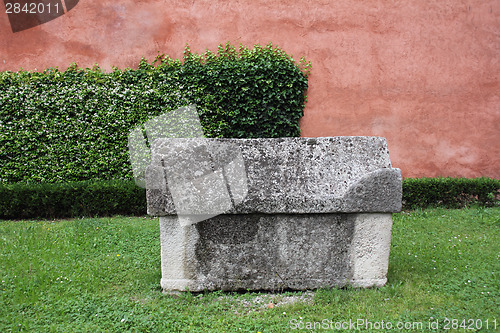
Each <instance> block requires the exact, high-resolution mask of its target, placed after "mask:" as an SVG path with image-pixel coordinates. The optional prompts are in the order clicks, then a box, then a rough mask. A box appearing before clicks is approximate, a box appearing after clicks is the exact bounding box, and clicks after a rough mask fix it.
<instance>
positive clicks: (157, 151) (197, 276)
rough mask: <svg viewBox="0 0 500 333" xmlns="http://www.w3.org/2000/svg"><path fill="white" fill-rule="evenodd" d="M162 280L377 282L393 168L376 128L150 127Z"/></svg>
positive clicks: (303, 285)
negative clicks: (195, 130)
mask: <svg viewBox="0 0 500 333" xmlns="http://www.w3.org/2000/svg"><path fill="white" fill-rule="evenodd" d="M146 188H147V200H148V214H150V215H154V216H159V217H160V232H161V270H162V279H161V286H162V288H163V290H164V291H166V292H168V291H183V290H186V289H189V290H190V291H201V290H214V289H220V290H249V289H250V290H279V289H297V290H304V289H314V288H321V287H338V286H344V285H352V286H356V287H372V286H382V285H384V284H385V283H386V281H387V279H386V274H387V268H388V262H389V250H390V242H391V230H392V213H394V212H399V211H400V210H401V196H402V178H401V171H400V170H399V169H395V168H392V167H391V162H390V159H389V152H388V149H387V143H386V140H385V139H384V138H380V137H328V138H276V139H206V138H196V139H158V140H156V141H155V142H154V144H153V146H152V158H151V165H150V166H149V167H148V168H147V170H146Z"/></svg>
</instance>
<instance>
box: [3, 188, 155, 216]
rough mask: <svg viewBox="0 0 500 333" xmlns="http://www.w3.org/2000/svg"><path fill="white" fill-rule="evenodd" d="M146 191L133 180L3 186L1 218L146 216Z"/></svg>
mask: <svg viewBox="0 0 500 333" xmlns="http://www.w3.org/2000/svg"><path fill="white" fill-rule="evenodd" d="M145 214H146V190H145V189H143V188H140V187H137V186H136V185H135V183H134V182H133V181H130V180H112V181H98V182H91V181H83V182H70V183H44V184H24V183H17V184H9V185H0V218H3V219H25V218H63V217H82V216H87V217H92V216H113V215H145Z"/></svg>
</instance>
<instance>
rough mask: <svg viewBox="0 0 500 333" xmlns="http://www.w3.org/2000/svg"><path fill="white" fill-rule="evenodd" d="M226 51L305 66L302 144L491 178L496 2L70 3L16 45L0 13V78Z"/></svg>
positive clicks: (499, 97)
mask: <svg viewBox="0 0 500 333" xmlns="http://www.w3.org/2000/svg"><path fill="white" fill-rule="evenodd" d="M226 41H230V42H232V43H233V44H239V43H243V44H245V45H247V46H251V45H253V44H255V43H260V44H267V43H268V42H273V44H275V45H278V46H280V47H282V48H283V49H284V50H285V51H286V52H288V53H291V54H293V55H294V56H295V58H300V56H305V57H306V58H307V59H308V60H311V61H312V64H313V70H312V73H311V76H310V79H309V83H310V88H309V90H308V103H307V105H306V110H305V116H304V117H303V118H302V120H301V129H302V135H303V136H336V135H376V136H384V137H386V138H387V140H388V143H389V149H390V153H391V159H392V161H393V166H395V167H399V168H401V169H402V171H403V176H404V177H424V176H425V177H433V176H455V177H457V176H459V177H480V176H490V177H494V178H500V1H498V0H467V1H466V0H439V1H437V0H436V1H422V0H406V1H392V0H363V1H361V0H359V1H354V0H335V1H333V0H309V1H300V0H299V1H297V0H293V1H292V0H232V1H227V0H184V1H182V0H149V1H147V0H144V1H138V0H136V1H132V0H115V1H90V0H80V2H79V3H78V5H77V6H76V7H75V8H73V9H72V10H71V11H69V12H68V13H67V14H65V15H63V16H61V17H59V18H57V19H54V20H52V21H50V22H48V23H45V24H42V25H39V26H37V27H34V28H31V29H27V30H24V31H20V32H17V33H13V32H12V30H11V27H10V24H9V20H8V17H7V14H5V10H4V7H3V4H1V3H0V71H5V70H13V71H17V70H19V69H20V68H21V67H22V68H23V69H27V70H42V69H44V68H47V67H54V66H58V67H59V68H61V69H65V68H66V67H68V65H69V64H70V63H72V62H76V63H78V64H79V65H80V66H81V67H91V66H92V65H93V64H94V63H98V64H99V65H100V66H101V67H102V68H103V69H106V70H108V69H110V68H111V66H118V67H120V68H125V67H134V66H135V65H136V64H137V63H138V61H139V59H140V58H141V57H142V56H145V57H146V58H148V59H150V60H152V59H153V58H154V57H155V56H156V55H157V54H158V52H160V53H167V54H169V55H170V56H172V57H174V58H180V57H182V51H183V48H184V46H185V44H186V43H189V44H190V46H191V49H192V50H194V51H198V52H201V51H204V50H205V49H207V48H209V49H212V50H215V49H216V47H217V45H218V44H219V43H225V42H226ZM0 107H1V106H0Z"/></svg>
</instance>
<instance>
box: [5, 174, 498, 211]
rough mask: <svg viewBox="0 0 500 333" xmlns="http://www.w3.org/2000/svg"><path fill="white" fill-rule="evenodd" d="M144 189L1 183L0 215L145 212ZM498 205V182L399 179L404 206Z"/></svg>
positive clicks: (129, 184)
mask: <svg viewBox="0 0 500 333" xmlns="http://www.w3.org/2000/svg"><path fill="white" fill-rule="evenodd" d="M145 192H146V190H144V189H143V188H139V187H137V186H136V185H135V183H134V182H133V181H103V182H73V183H65V184H57V183H56V184H38V185H28V184H11V185H0V219H6V218H11V219H12V218H15V219H22V218H60V217H81V216H89V217H90V216H111V215H116V214H120V215H145V214H146V195H145ZM470 205H479V206H496V207H499V206H500V180H495V179H491V178H477V179H462V178H423V179H404V180H403V209H405V210H408V209H418V208H427V207H446V208H461V207H466V206H470Z"/></svg>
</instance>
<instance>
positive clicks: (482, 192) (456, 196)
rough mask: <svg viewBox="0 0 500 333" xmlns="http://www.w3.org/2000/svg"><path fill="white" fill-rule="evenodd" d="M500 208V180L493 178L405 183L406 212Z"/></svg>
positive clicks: (421, 179)
mask: <svg viewBox="0 0 500 333" xmlns="http://www.w3.org/2000/svg"><path fill="white" fill-rule="evenodd" d="M474 204H475V205H480V206H500V180H498V179H492V178H487V177H483V178H472V179H471V178H407V179H404V181H403V207H404V208H405V209H414V208H427V207H446V208H461V207H466V206H470V205H474Z"/></svg>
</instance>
